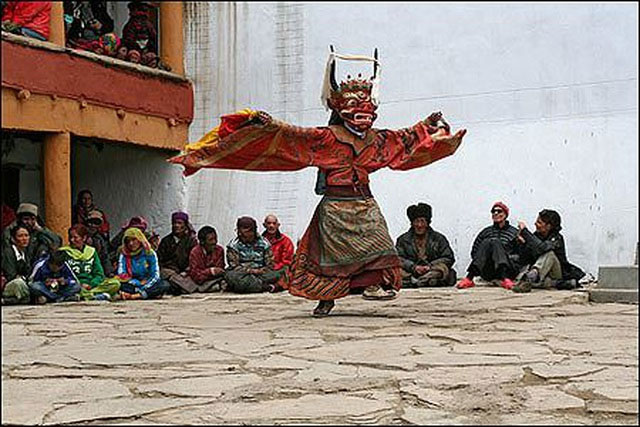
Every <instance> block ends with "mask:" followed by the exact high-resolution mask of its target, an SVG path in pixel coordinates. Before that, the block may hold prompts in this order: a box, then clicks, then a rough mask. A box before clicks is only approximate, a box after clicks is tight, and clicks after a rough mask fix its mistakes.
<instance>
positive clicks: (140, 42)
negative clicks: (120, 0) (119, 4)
mask: <svg viewBox="0 0 640 427" xmlns="http://www.w3.org/2000/svg"><path fill="white" fill-rule="evenodd" d="M127 6H128V7H129V20H128V21H127V23H126V24H125V25H124V27H123V28H122V43H121V45H120V48H119V50H118V53H117V56H118V58H120V59H124V60H127V61H130V62H134V63H140V64H142V65H146V66H148V67H151V68H156V67H158V65H159V58H158V44H157V37H158V36H157V33H156V29H155V27H154V25H153V23H152V22H151V8H152V6H151V5H150V4H149V3H147V2H144V1H132V2H129V4H128V5H127Z"/></svg>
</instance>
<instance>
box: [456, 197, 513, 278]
mask: <svg viewBox="0 0 640 427" xmlns="http://www.w3.org/2000/svg"><path fill="white" fill-rule="evenodd" d="M508 216H509V208H508V207H507V205H505V204H504V203H502V202H496V203H494V204H493V206H492V208H491V218H492V220H493V224H492V225H490V226H488V227H486V228H485V229H483V230H482V231H481V232H480V233H479V234H478V235H477V236H476V238H475V240H474V242H473V246H472V248H471V264H470V265H469V267H468V268H467V276H466V277H464V278H463V279H462V280H461V281H460V282H458V284H457V285H456V286H457V288H458V289H465V288H471V287H473V286H475V284H474V282H473V278H474V277H476V276H480V277H482V278H483V279H484V280H487V281H492V280H499V281H500V286H502V287H503V288H505V289H509V290H510V289H511V288H513V286H514V282H513V279H514V278H515V276H516V274H517V273H518V262H519V261H518V257H519V254H518V251H519V243H518V240H517V237H518V229H517V228H515V227H514V226H512V225H510V224H509V221H508V220H507V217H508Z"/></svg>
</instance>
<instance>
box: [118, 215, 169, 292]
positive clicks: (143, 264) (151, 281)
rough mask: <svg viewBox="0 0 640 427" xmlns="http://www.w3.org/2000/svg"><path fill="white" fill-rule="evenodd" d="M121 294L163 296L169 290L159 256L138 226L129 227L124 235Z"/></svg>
mask: <svg viewBox="0 0 640 427" xmlns="http://www.w3.org/2000/svg"><path fill="white" fill-rule="evenodd" d="M117 278H118V280H120V298H122V299H125V300H128V299H132V300H135V299H151V298H160V297H162V295H163V294H164V293H165V292H166V291H167V290H168V289H167V288H166V284H165V282H164V281H162V280H160V270H159V269H158V257H157V255H156V252H155V251H154V250H153V249H152V248H151V244H150V243H149V241H148V240H147V238H146V237H145V235H144V233H143V232H142V231H141V230H140V229H138V228H135V227H131V228H128V229H127V230H126V231H125V232H124V236H123V237H122V246H121V247H120V257H119V260H118V276H117Z"/></svg>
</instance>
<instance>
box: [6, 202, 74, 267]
mask: <svg viewBox="0 0 640 427" xmlns="http://www.w3.org/2000/svg"><path fill="white" fill-rule="evenodd" d="M17 224H21V225H24V226H25V227H27V230H29V237H30V238H29V246H27V249H26V251H27V253H28V254H29V258H30V259H31V260H32V261H33V262H35V261H37V260H39V259H41V258H43V257H44V256H46V255H48V254H50V253H52V252H54V251H55V250H56V249H58V248H59V247H60V246H61V245H62V238H61V237H60V236H58V235H57V234H56V233H55V232H53V231H52V230H50V229H48V228H47V227H45V225H44V222H43V221H42V218H40V216H39V215H38V206H37V205H34V204H33V203H20V206H18V210H17V211H16V220H15V221H14V222H13V223H11V224H9V226H8V227H7V229H5V230H4V232H3V240H4V243H5V244H10V242H11V236H10V235H9V230H11V229H12V228H13V227H14V226H15V225H17Z"/></svg>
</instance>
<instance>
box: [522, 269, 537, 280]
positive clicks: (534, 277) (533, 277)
mask: <svg viewBox="0 0 640 427" xmlns="http://www.w3.org/2000/svg"><path fill="white" fill-rule="evenodd" d="M524 279H525V280H526V281H527V282H529V283H538V282H539V281H540V274H539V273H538V270H536V269H535V268H532V269H531V270H529V271H527V273H526V274H525V275H524Z"/></svg>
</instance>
